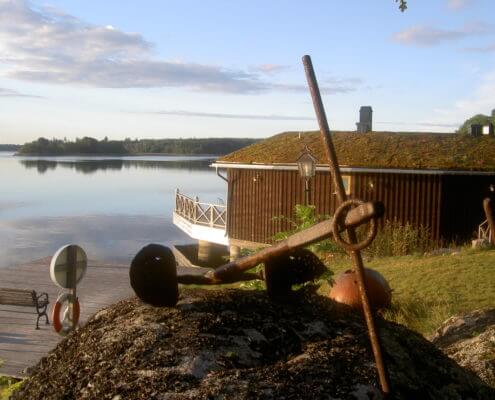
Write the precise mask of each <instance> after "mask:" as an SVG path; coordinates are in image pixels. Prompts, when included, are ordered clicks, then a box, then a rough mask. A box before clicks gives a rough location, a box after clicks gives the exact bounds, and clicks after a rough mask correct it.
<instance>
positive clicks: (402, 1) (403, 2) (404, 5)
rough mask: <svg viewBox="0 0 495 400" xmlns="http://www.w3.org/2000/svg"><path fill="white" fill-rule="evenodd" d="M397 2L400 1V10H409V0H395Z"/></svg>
mask: <svg viewBox="0 0 495 400" xmlns="http://www.w3.org/2000/svg"><path fill="white" fill-rule="evenodd" d="M395 2H396V3H399V10H401V11H402V12H404V11H406V10H407V1H406V0H395Z"/></svg>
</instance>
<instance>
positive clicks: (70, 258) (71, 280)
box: [67, 245, 77, 330]
mask: <svg viewBox="0 0 495 400" xmlns="http://www.w3.org/2000/svg"><path fill="white" fill-rule="evenodd" d="M67 269H68V271H67V279H68V282H67V283H68V284H69V285H68V286H69V290H70V292H71V295H72V296H71V298H70V301H69V308H70V313H69V315H70V316H71V321H72V329H73V330H74V329H76V320H75V318H74V303H75V302H76V299H77V298H76V294H77V293H76V279H77V270H76V269H77V247H76V246H72V245H71V246H69V247H68V248H67Z"/></svg>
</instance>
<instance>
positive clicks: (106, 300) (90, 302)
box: [0, 257, 204, 377]
mask: <svg viewBox="0 0 495 400" xmlns="http://www.w3.org/2000/svg"><path fill="white" fill-rule="evenodd" d="M50 260H51V258H50V257H47V258H43V259H40V260H37V261H33V262H31V263H28V264H24V265H17V266H13V267H8V268H2V269H0V287H4V288H14V289H34V290H36V291H37V292H46V293H48V296H49V299H50V305H49V306H48V311H49V313H48V315H49V318H50V324H49V325H45V319H44V317H43V318H41V319H40V329H39V330H37V329H36V317H37V314H36V311H35V309H34V307H32V308H30V307H16V306H10V305H0V364H1V365H0V375H7V376H13V377H25V376H27V375H29V370H28V368H29V367H31V366H33V365H35V364H36V363H37V362H38V361H39V360H40V359H41V358H42V357H43V356H45V355H46V354H47V353H48V352H49V351H50V350H52V349H53V348H54V347H55V346H56V345H57V343H58V342H60V341H61V340H62V339H63V338H62V337H61V336H59V335H58V334H57V333H56V332H55V331H54V329H53V326H52V324H51V323H52V321H51V312H52V308H53V306H54V305H55V302H56V300H57V297H58V295H59V294H60V293H62V292H63V289H60V288H59V287H58V286H56V285H55V284H54V283H53V282H52V281H51V280H50V272H49V265H50ZM179 269H180V270H182V269H184V270H185V271H184V272H187V273H199V274H202V273H204V269H203V268H193V269H190V268H186V267H180V268H179ZM77 296H78V298H79V303H80V305H81V316H80V323H81V324H84V323H85V322H86V321H87V320H88V318H89V317H90V316H92V315H93V314H94V313H95V312H97V311H98V310H100V309H102V308H104V307H107V306H109V305H111V304H114V303H116V302H117V301H119V300H122V299H125V298H128V297H131V296H134V292H133V290H132V288H131V286H130V283H129V266H128V265H117V264H108V263H102V262H96V261H91V260H90V261H89V262H88V269H87V271H86V275H85V276H84V278H83V280H82V281H81V282H80V284H79V285H78V286H77Z"/></svg>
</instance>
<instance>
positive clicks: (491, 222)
mask: <svg viewBox="0 0 495 400" xmlns="http://www.w3.org/2000/svg"><path fill="white" fill-rule="evenodd" d="M483 209H484V210H485V215H486V219H487V220H488V229H489V232H488V237H489V238H490V243H491V244H493V245H495V211H494V206H493V201H492V199H490V198H489V197H487V198H486V199H485V200H483Z"/></svg>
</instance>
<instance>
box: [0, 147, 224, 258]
mask: <svg viewBox="0 0 495 400" xmlns="http://www.w3.org/2000/svg"><path fill="white" fill-rule="evenodd" d="M212 161H213V159H212V158H206V157H193V156H191V157H172V156H156V157H155V156H143V157H84V156H83V157H70V156H69V157H14V155H13V153H6V152H0V184H1V187H0V244H1V246H0V267H5V266H9V265H17V264H20V263H23V262H27V261H31V260H34V259H39V258H42V257H46V256H51V255H53V253H54V252H55V251H56V250H57V249H58V248H59V247H61V246H63V245H64V244H67V243H76V244H79V245H81V246H82V247H83V248H84V249H85V250H86V253H87V255H88V258H90V259H96V260H103V261H117V262H125V263H128V262H130V260H131V259H132V257H133V256H134V254H136V253H137V251H139V249H140V248H141V247H143V246H144V245H146V244H148V243H161V244H164V245H170V244H175V243H185V242H190V241H191V240H192V239H189V238H188V236H187V235H185V234H184V233H182V231H180V230H179V229H178V228H176V227H175V226H174V225H173V224H172V211H173V207H174V192H175V189H176V188H179V189H180V191H181V192H182V193H185V194H188V195H191V196H192V197H194V196H199V198H200V200H201V201H206V202H215V203H218V202H222V201H223V200H224V199H225V195H226V191H227V187H226V183H225V182H224V181H223V180H222V179H220V178H219V177H218V176H217V175H216V174H215V171H214V169H212V168H210V167H209V164H210V163H211V162H212Z"/></svg>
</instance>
